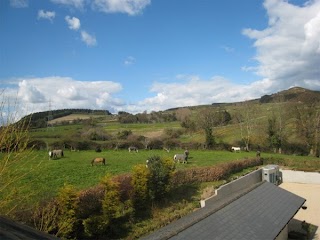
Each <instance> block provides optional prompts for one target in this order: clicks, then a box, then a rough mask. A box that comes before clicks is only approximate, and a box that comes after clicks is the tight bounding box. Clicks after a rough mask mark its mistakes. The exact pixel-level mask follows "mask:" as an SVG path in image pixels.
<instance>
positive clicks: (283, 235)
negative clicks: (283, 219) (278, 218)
mask: <svg viewBox="0 0 320 240" xmlns="http://www.w3.org/2000/svg"><path fill="white" fill-rule="evenodd" d="M288 233H289V232H288V224H287V225H286V226H285V227H284V229H282V231H281V232H280V233H279V235H278V236H277V237H276V239H275V240H288Z"/></svg>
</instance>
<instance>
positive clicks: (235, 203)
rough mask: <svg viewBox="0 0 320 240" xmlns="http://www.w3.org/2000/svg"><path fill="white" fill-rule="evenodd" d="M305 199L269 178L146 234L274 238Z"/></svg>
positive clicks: (159, 235)
mask: <svg viewBox="0 0 320 240" xmlns="http://www.w3.org/2000/svg"><path fill="white" fill-rule="evenodd" d="M304 202H305V199H304V198H301V197H299V196H297V195H295V194H293V193H291V192H288V191H286V190H284V189H282V188H279V187H277V186H275V185H274V184H271V183H269V182H262V183H258V184H255V185H254V186H252V187H251V188H248V189H245V190H243V191H241V192H237V194H233V195H231V196H228V197H227V198H224V199H214V198H213V199H212V201H211V202H209V203H207V204H206V207H204V208H201V209H199V210H197V211H195V212H193V213H191V214H189V215H187V216H185V217H183V218H181V219H179V220H177V221H175V222H173V223H171V224H169V225H167V226H165V227H164V228H162V229H160V230H158V231H155V232H154V233H152V234H151V235H149V236H147V237H145V238H143V239H145V240H147V239H153V240H155V239H192V240H197V239H199V240H200V239H201V240H203V239H224V240H228V239H230V240H231V239H232V240H233V239H246V240H250V239H252V240H256V239H261V237H263V239H275V238H276V237H277V236H278V234H279V233H280V232H281V230H282V229H283V228H284V227H285V226H286V225H287V223H288V222H289V221H290V220H291V219H292V218H293V216H294V215H295V214H296V213H297V211H298V210H299V209H300V207H301V206H302V205H303V204H304Z"/></svg>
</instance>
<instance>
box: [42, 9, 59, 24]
mask: <svg viewBox="0 0 320 240" xmlns="http://www.w3.org/2000/svg"><path fill="white" fill-rule="evenodd" d="M55 16H56V13H55V12H53V11H52V12H50V11H44V10H42V9H41V10H39V11H38V19H47V20H49V21H50V22H52V21H53V19H54V18H55Z"/></svg>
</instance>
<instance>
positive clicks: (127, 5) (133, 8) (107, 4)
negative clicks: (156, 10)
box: [93, 0, 151, 16]
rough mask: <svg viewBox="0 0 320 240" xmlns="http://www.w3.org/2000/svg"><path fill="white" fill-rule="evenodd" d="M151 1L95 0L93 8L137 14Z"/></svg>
mask: <svg viewBox="0 0 320 240" xmlns="http://www.w3.org/2000/svg"><path fill="white" fill-rule="evenodd" d="M150 3H151V0H94V2H93V8H94V9H97V10H98V11H101V12H105V13H117V12H119V13H126V14H128V15H132V16H133V15H137V14H140V13H141V12H142V10H143V9H144V8H145V7H146V6H148V5H149V4H150Z"/></svg>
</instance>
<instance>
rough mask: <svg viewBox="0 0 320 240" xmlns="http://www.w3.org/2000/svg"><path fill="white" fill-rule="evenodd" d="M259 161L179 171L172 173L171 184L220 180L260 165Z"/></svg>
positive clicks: (252, 160) (250, 160) (251, 160)
mask: <svg viewBox="0 0 320 240" xmlns="http://www.w3.org/2000/svg"><path fill="white" fill-rule="evenodd" d="M261 164H262V161H261V160H260V159H256V158H254V159H246V160H242V161H233V162H229V163H225V164H221V165H218V166H214V167H201V168H192V169H185V170H179V171H176V172H174V174H173V177H172V181H171V184H173V185H175V186H176V185H181V184H188V183H195V182H212V181H218V180H221V179H223V178H225V177H227V176H228V175H230V174H232V173H236V172H239V171H241V170H243V169H245V168H249V167H253V166H258V165H261Z"/></svg>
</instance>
